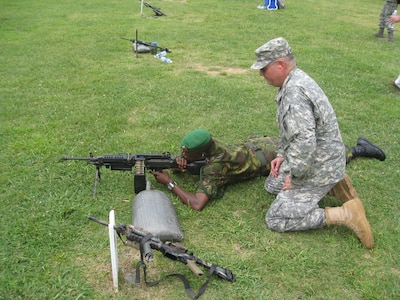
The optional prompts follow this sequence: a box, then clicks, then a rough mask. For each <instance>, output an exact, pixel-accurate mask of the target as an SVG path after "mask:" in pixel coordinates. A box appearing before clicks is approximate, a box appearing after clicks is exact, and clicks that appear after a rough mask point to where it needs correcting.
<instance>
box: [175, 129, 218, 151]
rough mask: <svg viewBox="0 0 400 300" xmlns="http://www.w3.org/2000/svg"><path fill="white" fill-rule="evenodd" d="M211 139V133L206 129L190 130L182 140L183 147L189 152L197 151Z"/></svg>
mask: <svg viewBox="0 0 400 300" xmlns="http://www.w3.org/2000/svg"><path fill="white" fill-rule="evenodd" d="M210 140H211V134H210V133H209V132H208V131H207V130H205V129H196V130H193V131H191V132H189V133H188V134H187V135H186V136H185V137H184V138H183V139H182V142H181V148H186V149H187V151H188V152H191V151H195V150H197V149H200V148H202V147H204V146H205V145H207V143H208V142H209V141H210Z"/></svg>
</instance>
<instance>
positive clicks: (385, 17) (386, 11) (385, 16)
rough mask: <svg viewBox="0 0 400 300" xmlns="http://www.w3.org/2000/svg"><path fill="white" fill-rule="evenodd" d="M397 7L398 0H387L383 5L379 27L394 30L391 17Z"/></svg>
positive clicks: (389, 30)
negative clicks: (391, 26) (390, 21)
mask: <svg viewBox="0 0 400 300" xmlns="http://www.w3.org/2000/svg"><path fill="white" fill-rule="evenodd" d="M396 9H397V1H386V3H385V4H384V5H383V7H382V10H381V14H380V15H379V23H378V26H379V28H387V29H388V32H393V31H394V30H393V29H391V28H390V27H389V25H390V23H389V17H390V16H391V15H392V13H393V11H394V10H396Z"/></svg>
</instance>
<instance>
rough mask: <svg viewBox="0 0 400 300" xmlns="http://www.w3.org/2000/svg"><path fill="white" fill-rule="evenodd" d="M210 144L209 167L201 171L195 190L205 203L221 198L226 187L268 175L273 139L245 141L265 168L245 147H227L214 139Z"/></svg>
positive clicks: (272, 153)
mask: <svg viewBox="0 0 400 300" xmlns="http://www.w3.org/2000/svg"><path fill="white" fill-rule="evenodd" d="M213 141H214V145H213V146H212V149H211V156H210V158H209V163H208V164H207V165H206V166H204V167H203V168H202V169H201V173H200V181H199V183H198V187H197V190H196V192H198V193H205V194H206V195H207V196H208V198H209V199H218V198H221V197H222V196H223V194H224V189H225V186H226V185H229V184H233V183H238V182H241V181H244V180H248V179H251V178H255V177H258V176H266V175H268V174H269V171H270V168H271V161H272V160H273V159H274V158H275V157H276V150H277V148H278V147H277V145H278V139H277V138H270V137H262V136H258V137H250V138H249V140H248V141H249V142H251V143H252V144H254V145H255V146H256V147H257V148H258V149H260V151H262V153H263V155H264V157H265V165H264V166H262V163H261V161H260V159H259V158H258V157H257V154H256V153H255V151H254V150H252V149H250V148H249V146H248V145H246V143H242V144H234V145H231V144H226V143H223V142H220V141H218V140H216V139H214V138H213Z"/></svg>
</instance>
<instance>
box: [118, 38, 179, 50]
mask: <svg viewBox="0 0 400 300" xmlns="http://www.w3.org/2000/svg"><path fill="white" fill-rule="evenodd" d="M121 39H123V40H127V41H130V42H132V43H136V44H137V45H145V46H147V47H150V48H152V47H154V45H153V44H152V43H149V42H143V41H139V40H138V39H132V38H125V37H121ZM156 48H157V49H160V51H165V52H167V53H171V52H172V51H171V50H170V49H168V48H165V47H160V46H156Z"/></svg>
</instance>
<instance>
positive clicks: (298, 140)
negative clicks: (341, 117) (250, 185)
mask: <svg viewBox="0 0 400 300" xmlns="http://www.w3.org/2000/svg"><path fill="white" fill-rule="evenodd" d="M276 102H277V106H278V109H277V115H276V120H277V123H278V127H279V132H280V138H279V145H278V154H277V156H281V157H284V158H285V161H284V162H283V164H282V165H281V167H280V170H279V171H280V174H279V176H278V177H273V176H269V177H268V178H267V180H266V182H265V188H266V190H267V191H268V192H270V193H273V194H277V197H276V199H275V201H274V202H273V203H272V204H271V207H270V208H269V210H268V212H267V215H266V223H267V225H268V227H269V228H270V229H272V230H276V231H279V232H283V231H297V230H308V229H313V228H319V227H322V225H323V224H324V221H325V212H324V209H321V208H319V206H318V202H319V201H320V200H321V198H322V197H324V196H325V195H326V194H327V193H328V191H329V190H330V189H331V188H332V187H333V186H334V185H335V184H336V183H337V182H338V181H340V180H341V179H342V178H343V177H344V174H345V166H346V154H345V146H344V144H343V142H342V138H341V134H340V131H339V126H338V123H337V119H336V115H335V112H334V110H333V108H332V106H331V104H330V103H329V100H328V98H327V97H326V95H325V94H324V92H323V91H322V89H321V88H320V87H319V86H318V84H317V83H316V82H315V81H314V80H313V79H312V78H311V77H309V76H308V75H307V74H306V73H305V72H303V71H302V70H300V69H298V68H297V67H295V68H294V69H293V70H292V71H291V72H290V73H289V75H288V76H287V78H286V80H285V82H284V83H283V85H282V87H281V88H280V90H279V92H278V94H277V96H276ZM286 175H289V176H291V182H292V185H293V189H292V190H286V191H281V188H282V186H283V182H284V178H285V176H286Z"/></svg>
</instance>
